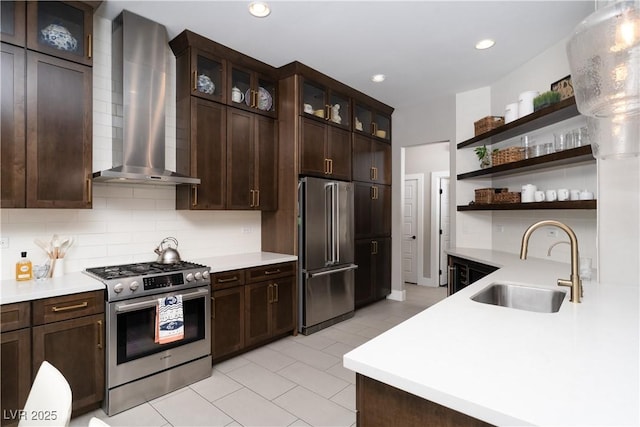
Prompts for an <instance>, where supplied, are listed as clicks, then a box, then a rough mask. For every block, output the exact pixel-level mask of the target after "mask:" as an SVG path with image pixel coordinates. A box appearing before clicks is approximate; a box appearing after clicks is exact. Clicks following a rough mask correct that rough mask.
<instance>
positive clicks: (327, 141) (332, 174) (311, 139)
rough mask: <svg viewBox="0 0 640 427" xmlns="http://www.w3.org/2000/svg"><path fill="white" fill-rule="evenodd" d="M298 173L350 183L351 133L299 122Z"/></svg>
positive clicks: (309, 122) (305, 121)
mask: <svg viewBox="0 0 640 427" xmlns="http://www.w3.org/2000/svg"><path fill="white" fill-rule="evenodd" d="M301 120H302V126H301V128H300V140H301V147H300V173H301V174H306V175H315V176H320V177H326V178H337V179H344V180H348V181H350V180H351V132H349V131H346V130H343V129H340V128H337V127H333V126H329V125H326V124H324V123H319V122H317V121H315V120H311V119H308V118H306V117H303V118H301Z"/></svg>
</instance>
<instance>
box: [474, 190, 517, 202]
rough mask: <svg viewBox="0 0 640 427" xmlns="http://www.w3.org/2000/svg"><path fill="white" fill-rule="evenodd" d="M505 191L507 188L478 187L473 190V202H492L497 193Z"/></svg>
mask: <svg viewBox="0 0 640 427" xmlns="http://www.w3.org/2000/svg"><path fill="white" fill-rule="evenodd" d="M507 191H509V189H508V188H478V189H476V190H475V193H476V198H475V203H477V204H479V205H486V204H489V203H493V202H494V199H495V197H496V196H497V195H498V194H500V193H506V192H507Z"/></svg>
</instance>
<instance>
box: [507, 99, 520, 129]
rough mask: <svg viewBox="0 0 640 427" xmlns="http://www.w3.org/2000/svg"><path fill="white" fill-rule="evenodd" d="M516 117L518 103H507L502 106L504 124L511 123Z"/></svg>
mask: <svg viewBox="0 0 640 427" xmlns="http://www.w3.org/2000/svg"><path fill="white" fill-rule="evenodd" d="M517 118H518V103H517V102H514V103H512V104H507V106H506V107H504V124H507V123H511V122H512V121H514V120H516V119H517Z"/></svg>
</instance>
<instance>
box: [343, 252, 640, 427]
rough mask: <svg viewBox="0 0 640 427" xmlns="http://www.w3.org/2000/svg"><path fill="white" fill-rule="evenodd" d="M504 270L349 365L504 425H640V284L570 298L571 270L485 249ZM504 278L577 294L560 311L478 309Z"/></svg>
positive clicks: (590, 286)
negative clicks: (481, 294) (482, 294)
mask: <svg viewBox="0 0 640 427" xmlns="http://www.w3.org/2000/svg"><path fill="white" fill-rule="evenodd" d="M450 253H451V254H452V255H458V256H462V257H465V258H467V259H474V260H476V261H479V262H483V263H486V264H493V265H496V266H499V267H501V268H500V270H498V271H496V272H494V273H492V274H491V275H489V276H487V277H485V278H483V279H481V280H479V281H477V282H476V283H474V284H472V285H470V286H468V287H467V288H465V289H463V290H461V291H460V292H458V293H456V294H454V295H452V296H451V297H448V298H446V299H445V300H443V301H441V302H439V303H438V304H436V305H434V306H432V307H430V308H428V309H426V310H425V311H423V312H421V313H419V314H418V315H416V316H414V317H412V318H411V319H409V320H407V321H405V322H403V323H401V324H400V325H398V326H396V327H395V328H393V329H390V330H389V331H387V332H385V333H384V334H382V335H380V336H378V337H376V338H374V339H372V340H371V341H369V342H367V343H365V344H363V345H362V346H360V347H358V348H356V349H355V350H353V351H351V352H349V353H347V354H346V355H345V356H344V366H345V367H347V368H349V369H351V370H353V371H356V372H358V373H361V374H363V375H366V376H368V377H371V378H374V379H376V380H378V381H382V382H384V383H387V384H389V385H391V386H394V387H396V388H399V389H402V390H405V391H407V392H409V393H412V394H415V395H417V396H420V397H423V398H425V399H428V400H431V401H434V402H436V403H439V404H441V405H444V406H447V407H449V408H452V409H454V410H457V411H460V412H463V413H465V414H468V415H470V416H472V417H475V418H479V419H481V420H484V421H486V422H489V423H491V424H495V425H542V426H548V425H556V426H557V425H562V426H571V425H574V426H588V425H600V426H622V425H634V426H637V425H640V403H639V402H640V354H639V353H640V330H639V329H640V328H639V312H640V301H639V289H640V285H639V284H638V282H637V281H638V278H637V277H635V278H633V280H634V282H631V283H630V284H629V286H608V285H606V284H598V283H595V282H586V281H585V282H584V299H583V302H582V303H580V304H574V303H571V302H570V301H569V296H568V291H569V289H568V288H559V287H557V286H556V280H557V279H558V278H568V277H569V265H568V264H563V263H557V262H552V261H546V260H541V259H535V258H530V259H528V260H520V259H519V258H518V256H517V255H513V254H505V253H498V252H491V251H482V250H475V249H456V250H453V251H450ZM494 281H507V282H510V283H515V284H526V285H534V286H540V287H548V288H553V289H561V290H566V291H567V296H566V297H565V300H564V302H563V303H562V306H561V307H560V311H559V312H557V313H549V314H547V313H533V312H528V311H522V310H516V309H510V308H505V307H498V306H493V305H488V304H482V303H477V302H475V301H472V300H471V299H470V298H469V297H471V296H473V295H474V294H475V293H477V292H478V291H479V290H481V289H483V288H484V287H486V286H487V285H488V284H490V283H492V282H494Z"/></svg>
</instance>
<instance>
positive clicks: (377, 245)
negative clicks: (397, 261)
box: [355, 237, 391, 308]
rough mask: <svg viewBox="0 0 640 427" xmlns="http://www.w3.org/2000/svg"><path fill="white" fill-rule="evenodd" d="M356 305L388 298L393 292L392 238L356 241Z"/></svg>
mask: <svg viewBox="0 0 640 427" xmlns="http://www.w3.org/2000/svg"><path fill="white" fill-rule="evenodd" d="M355 263H356V264H357V265H358V268H357V269H356V270H355V307H356V308H359V307H362V306H364V305H367V304H370V303H372V302H374V301H378V300H380V299H383V298H386V296H387V295H389V294H390V293H391V238H390V237H382V238H374V239H358V240H356V241H355Z"/></svg>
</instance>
